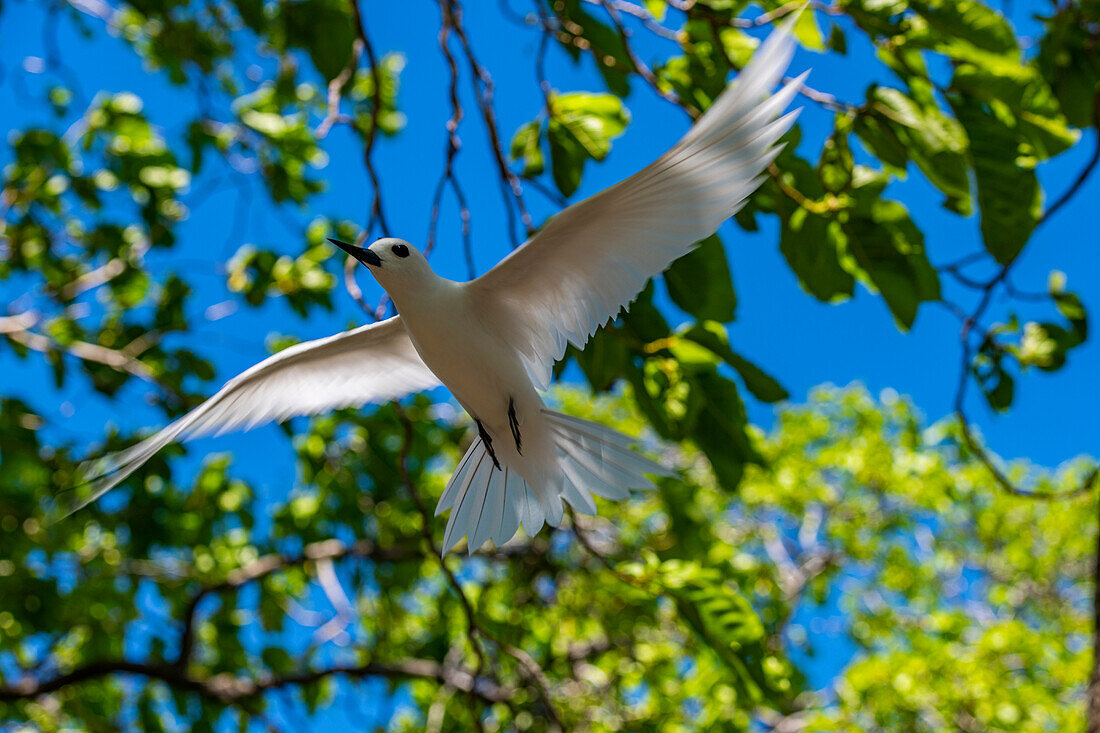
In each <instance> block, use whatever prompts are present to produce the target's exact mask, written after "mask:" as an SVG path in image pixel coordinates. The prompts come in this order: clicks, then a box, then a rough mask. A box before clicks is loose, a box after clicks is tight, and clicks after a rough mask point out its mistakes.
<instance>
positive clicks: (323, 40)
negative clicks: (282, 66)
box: [279, 0, 355, 81]
mask: <svg viewBox="0 0 1100 733" xmlns="http://www.w3.org/2000/svg"><path fill="white" fill-rule="evenodd" d="M279 7H280V20H281V21H282V27H283V32H284V33H285V37H286V43H287V45H288V46H296V47H298V48H302V49H305V50H306V51H307V52H308V53H309V55H310V58H312V59H313V63H314V65H315V66H316V67H317V71H319V72H321V75H322V76H323V77H325V79H326V80H327V81H331V80H332V79H334V78H336V77H337V76H338V75H339V74H340V72H341V71H343V69H344V67H345V66H347V64H348V62H349V61H350V60H351V47H352V44H353V43H354V41H355V28H354V26H353V25H352V24H353V23H354V20H353V19H352V16H351V10H350V6H349V5H348V3H346V2H343V0H299V1H298V2H284V3H281V4H280V6H279Z"/></svg>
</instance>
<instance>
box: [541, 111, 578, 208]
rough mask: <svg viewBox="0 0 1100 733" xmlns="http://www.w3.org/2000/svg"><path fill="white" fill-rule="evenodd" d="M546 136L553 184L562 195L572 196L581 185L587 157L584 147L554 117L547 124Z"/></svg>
mask: <svg viewBox="0 0 1100 733" xmlns="http://www.w3.org/2000/svg"><path fill="white" fill-rule="evenodd" d="M546 137H547V139H548V140H549V141H550V172H551V174H553V176H554V185H556V186H557V187H558V190H559V191H561V193H562V195H563V196H566V197H568V196H572V195H573V194H574V193H576V192H577V188H578V187H580V185H581V173H582V172H583V171H584V161H585V160H586V158H587V155H586V153H585V151H584V148H583V147H581V145H580V143H578V142H577V139H576V138H575V137H573V135H572V134H570V132H569V131H568V130H567V129H566V128H565V127H564V126H563V125H562V124H561V123H560V122H558V121H557V120H555V119H551V120H550V122H549V123H548V124H547V126H546Z"/></svg>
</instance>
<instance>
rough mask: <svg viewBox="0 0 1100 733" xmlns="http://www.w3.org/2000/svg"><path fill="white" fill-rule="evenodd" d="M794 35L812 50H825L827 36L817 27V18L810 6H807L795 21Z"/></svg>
mask: <svg viewBox="0 0 1100 733" xmlns="http://www.w3.org/2000/svg"><path fill="white" fill-rule="evenodd" d="M794 36H795V38H797V39H798V42H799V43H801V44H802V46H803V47H804V48H808V49H810V50H811V51H824V50H825V38H824V36H822V35H821V29H820V28H818V27H817V18H816V17H815V15H814V11H813V10H811V9H810V8H805V9H804V10H802V11H801V12H800V13H799V16H798V20H796V21H795V23H794Z"/></svg>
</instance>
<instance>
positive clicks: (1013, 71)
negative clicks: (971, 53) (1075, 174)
mask: <svg viewBox="0 0 1100 733" xmlns="http://www.w3.org/2000/svg"><path fill="white" fill-rule="evenodd" d="M951 87H952V89H954V90H958V91H961V92H964V93H965V94H967V95H969V96H971V97H973V98H974V99H976V100H979V101H984V102H986V103H988V104H989V108H990V111H991V112H992V113H993V114H994V115H996V116H997V118H998V119H999V120H1000V121H1002V122H1003V123H1004V124H1005V125H1006V126H1009V127H1011V128H1012V129H1014V130H1015V131H1016V133H1017V134H1018V136H1019V138H1020V142H1021V147H1020V156H1021V157H1025V158H1037V159H1039V160H1043V159H1046V158H1050V157H1053V156H1055V155H1058V154H1059V153H1061V152H1064V151H1065V150H1067V149H1069V148H1070V147H1071V146H1072V145H1073V144H1074V143H1076V142H1077V140H1078V138H1079V137H1080V134H1079V133H1078V132H1076V131H1075V130H1071V129H1070V128H1069V125H1068V123H1067V121H1066V118H1065V117H1064V116H1063V115H1062V112H1061V109H1060V108H1059V105H1058V101H1057V100H1056V99H1055V98H1054V93H1053V92H1052V91H1051V90H1050V87H1049V86H1047V83H1046V81H1045V80H1044V79H1043V78H1042V77H1041V76H1040V75H1039V71H1038V70H1037V69H1036V68H1035V67H1033V66H1021V65H1019V64H1015V65H1011V66H1008V67H1005V68H1000V69H996V70H994V69H991V68H990V67H988V66H984V67H983V66H978V65H975V64H961V65H959V66H958V67H957V68H956V69H955V76H954V78H953V79H952V80H951Z"/></svg>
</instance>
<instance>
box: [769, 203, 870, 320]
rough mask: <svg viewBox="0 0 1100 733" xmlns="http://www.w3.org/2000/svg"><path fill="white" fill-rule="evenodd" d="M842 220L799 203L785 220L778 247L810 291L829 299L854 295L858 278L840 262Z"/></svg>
mask: <svg viewBox="0 0 1100 733" xmlns="http://www.w3.org/2000/svg"><path fill="white" fill-rule="evenodd" d="M844 243H845V238H844V235H843V232H842V231H841V226H840V223H839V222H837V221H836V220H833V219H827V218H825V217H824V216H819V215H817V214H814V213H812V212H810V211H807V210H806V209H803V208H801V207H799V208H798V209H795V211H794V212H793V213H792V214H791V215H790V216H789V217H787V218H786V219H784V220H783V222H782V229H781V230H780V238H779V251H780V252H782V253H783V257H785V258H786V260H787V264H788V265H790V268H791V269H792V270H793V271H794V274H795V275H797V276H798V282H799V284H800V285H802V287H803V288H804V289H805V290H806V292H808V293H809V294H810V295H812V296H814V297H815V298H817V299H818V300H821V301H824V302H826V303H831V302H836V301H838V300H844V299H845V298H850V297H852V292H853V290H854V289H855V278H854V277H852V275H851V273H849V272H848V271H847V270H845V269H844V267H843V266H842V265H841V253H842V251H843V248H844V246H845V245H844Z"/></svg>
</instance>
